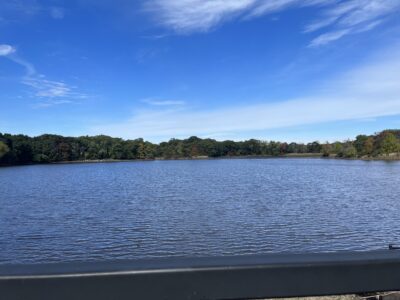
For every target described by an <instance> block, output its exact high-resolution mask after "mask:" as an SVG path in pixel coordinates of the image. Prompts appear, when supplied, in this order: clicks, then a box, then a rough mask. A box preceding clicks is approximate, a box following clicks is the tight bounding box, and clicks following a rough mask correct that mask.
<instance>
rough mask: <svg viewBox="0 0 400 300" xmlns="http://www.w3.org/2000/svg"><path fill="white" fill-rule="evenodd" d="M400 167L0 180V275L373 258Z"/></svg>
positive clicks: (391, 226) (136, 167) (55, 174)
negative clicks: (266, 258) (153, 263)
mask: <svg viewBox="0 0 400 300" xmlns="http://www.w3.org/2000/svg"><path fill="white" fill-rule="evenodd" d="M399 215H400V163H399V162H390V163H388V162H377V161H373V162H366V161H346V160H324V159H232V160H223V159H221V160H193V161H154V162H121V163H93V164H67V165H65V164H64V165H37V166H24V167H7V168H0V263H41V262H61V261H76V260H86V261H95V260H113V259H135V258H150V257H168V256H209V255H240V254H261V253H271V252H311V251H312V252H325V251H337V250H372V249H381V248H385V247H387V245H388V244H389V243H392V242H394V243H396V242H400V219H399Z"/></svg>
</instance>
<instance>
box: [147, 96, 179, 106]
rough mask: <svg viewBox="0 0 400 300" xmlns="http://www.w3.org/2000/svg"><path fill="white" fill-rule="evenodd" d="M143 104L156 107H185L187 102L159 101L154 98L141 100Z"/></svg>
mask: <svg viewBox="0 0 400 300" xmlns="http://www.w3.org/2000/svg"><path fill="white" fill-rule="evenodd" d="M140 101H141V102H143V103H146V104H149V105H154V106H178V105H185V101H181V100H158V99H153V98H148V99H142V100H140Z"/></svg>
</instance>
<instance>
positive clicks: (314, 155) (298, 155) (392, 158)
mask: <svg viewBox="0 0 400 300" xmlns="http://www.w3.org/2000/svg"><path fill="white" fill-rule="evenodd" d="M288 158H294V159H300V158H312V159H337V160H360V161H386V162H389V161H400V155H393V156H379V157H354V158H346V157H336V156H334V155H331V156H323V154H322V153H292V154H285V155H277V156H275V155H243V156H221V157H208V156H198V157H176V158H162V157H156V158H147V159H93V160H92V159H88V160H71V161H55V162H48V163H30V164H17V165H0V168H1V167H16V166H31V165H60V164H94V163H118V162H144V161H180V160H218V159H288Z"/></svg>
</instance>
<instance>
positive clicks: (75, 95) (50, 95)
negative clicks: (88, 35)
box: [0, 44, 87, 107]
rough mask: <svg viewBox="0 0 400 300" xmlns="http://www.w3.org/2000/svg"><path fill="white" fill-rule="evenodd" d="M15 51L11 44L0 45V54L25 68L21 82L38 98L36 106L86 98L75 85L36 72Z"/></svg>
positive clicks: (46, 105) (31, 65)
mask: <svg viewBox="0 0 400 300" xmlns="http://www.w3.org/2000/svg"><path fill="white" fill-rule="evenodd" d="M16 52H17V50H16V48H15V47H13V46H11V45H8V44H1V45H0V56H3V57H6V58H7V59H9V60H11V61H13V62H15V63H16V64H18V65H20V66H22V67H23V68H24V69H25V75H24V76H22V78H21V83H22V84H24V85H26V86H29V87H31V88H32V90H33V96H34V97H35V98H38V99H40V102H39V105H37V106H38V107H48V106H52V105H58V104H66V103H72V102H73V101H72V100H78V99H85V98H87V95H86V94H83V93H80V92H78V91H77V90H76V89H77V88H76V87H75V86H71V85H68V84H66V83H64V82H62V81H54V80H49V79H47V78H46V76H45V75H43V74H39V73H37V71H36V69H35V67H34V66H33V64H31V63H30V62H28V61H26V60H24V59H22V58H21V57H19V56H18V55H17V53H16Z"/></svg>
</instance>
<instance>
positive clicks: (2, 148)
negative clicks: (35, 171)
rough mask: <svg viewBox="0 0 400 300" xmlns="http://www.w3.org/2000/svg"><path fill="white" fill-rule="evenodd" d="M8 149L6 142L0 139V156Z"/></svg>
mask: <svg viewBox="0 0 400 300" xmlns="http://www.w3.org/2000/svg"><path fill="white" fill-rule="evenodd" d="M8 151H10V149H9V148H8V146H7V144H6V143H4V142H2V141H0V158H2V157H3V156H4V155H6V153H8Z"/></svg>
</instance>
